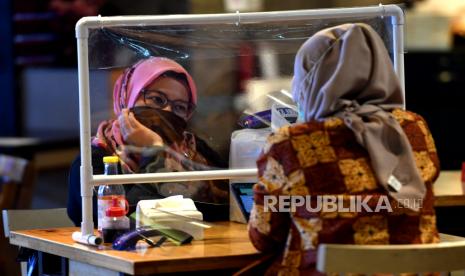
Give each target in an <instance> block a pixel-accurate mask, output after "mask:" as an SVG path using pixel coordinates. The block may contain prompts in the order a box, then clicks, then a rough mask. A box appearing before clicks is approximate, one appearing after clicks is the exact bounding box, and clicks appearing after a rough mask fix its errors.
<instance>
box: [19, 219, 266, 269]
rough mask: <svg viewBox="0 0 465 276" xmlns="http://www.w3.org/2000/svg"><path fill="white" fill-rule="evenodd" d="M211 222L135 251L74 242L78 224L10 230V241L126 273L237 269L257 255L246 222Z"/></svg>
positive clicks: (257, 256)
mask: <svg viewBox="0 0 465 276" xmlns="http://www.w3.org/2000/svg"><path fill="white" fill-rule="evenodd" d="M214 225H215V226H214V227H212V228H210V229H206V230H205V238H204V240H202V241H193V242H192V243H191V244H189V245H183V246H176V245H174V244H172V243H170V242H165V243H164V244H163V246H162V247H159V248H148V246H147V245H145V243H139V244H138V248H137V249H136V250H135V251H116V250H112V249H110V248H109V247H108V246H100V247H99V248H97V247H93V246H87V245H83V244H79V243H76V242H74V241H73V240H72V239H71V235H72V233H73V232H74V231H79V228H77V227H68V228H56V229H41V230H22V231H12V232H11V233H10V234H11V235H10V243H12V244H15V245H18V246H23V247H27V248H31V249H35V250H39V251H42V252H47V253H52V254H55V255H58V256H62V257H66V258H69V259H72V260H76V261H80V262H83V263H87V264H91V265H95V266H100V267H105V268H108V269H112V270H115V271H120V272H124V273H128V274H148V273H166V272H181V271H194V270H209V269H227V268H238V270H239V269H240V268H242V267H244V266H246V265H248V264H250V263H251V262H253V261H255V260H257V259H258V258H259V257H260V254H259V252H258V251H257V250H256V249H255V248H254V247H253V245H252V244H251V242H250V241H249V237H248V232H247V225H245V224H239V223H234V222H219V223H215V224H214Z"/></svg>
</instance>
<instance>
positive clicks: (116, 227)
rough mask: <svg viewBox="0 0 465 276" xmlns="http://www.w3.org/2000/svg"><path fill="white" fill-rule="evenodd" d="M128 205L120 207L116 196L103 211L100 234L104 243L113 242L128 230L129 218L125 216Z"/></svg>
mask: <svg viewBox="0 0 465 276" xmlns="http://www.w3.org/2000/svg"><path fill="white" fill-rule="evenodd" d="M127 212H128V205H127V201H126V207H125V208H122V207H121V206H120V203H119V199H118V198H116V197H115V198H114V199H113V200H112V204H111V206H110V207H108V209H107V210H106V211H105V217H104V218H103V223H102V235H103V242H104V243H113V241H114V240H115V239H116V238H117V237H119V236H121V235H123V234H124V233H126V232H128V231H129V218H128V217H127V216H126V214H127Z"/></svg>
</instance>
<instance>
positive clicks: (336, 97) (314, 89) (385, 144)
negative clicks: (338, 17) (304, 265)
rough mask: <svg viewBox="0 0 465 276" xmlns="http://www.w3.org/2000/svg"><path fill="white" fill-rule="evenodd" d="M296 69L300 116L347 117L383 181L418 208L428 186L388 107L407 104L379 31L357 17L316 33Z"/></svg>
mask: <svg viewBox="0 0 465 276" xmlns="http://www.w3.org/2000/svg"><path fill="white" fill-rule="evenodd" d="M294 73H295V75H294V79H293V83H292V96H293V98H294V101H295V102H296V103H297V104H298V109H299V114H300V120H301V121H305V122H308V121H311V120H322V119H324V118H328V117H330V116H335V117H339V118H341V119H343V121H344V123H345V125H346V126H347V127H349V128H350V129H351V130H352V131H353V133H354V134H355V137H356V139H357V142H358V143H359V144H360V145H362V146H363V147H364V148H365V149H366V150H367V151H368V154H369V156H370V160H371V166H372V168H373V171H374V173H375V176H376V178H377V180H378V182H379V184H381V185H382V186H383V187H384V188H385V189H386V190H387V191H388V192H389V194H390V195H391V196H392V197H393V198H396V199H398V200H399V202H402V203H407V202H411V204H408V203H407V204H406V206H405V207H407V208H412V209H414V210H417V207H416V204H413V203H414V202H416V201H418V200H422V199H423V198H424V196H425V193H426V189H425V185H424V183H423V180H422V179H421V177H420V173H419V172H418V170H417V168H416V164H415V159H414V157H413V153H412V148H411V146H410V144H409V141H408V139H407V136H406V135H405V133H404V131H403V130H402V128H401V126H400V124H399V123H398V122H397V121H396V120H395V119H394V117H393V115H391V114H390V113H389V111H390V110H393V109H394V108H402V107H403V98H402V91H401V87H400V84H399V81H398V79H397V76H396V74H395V73H394V70H393V67H392V64H391V60H390V59H389V55H388V53H387V51H386V48H385V47H384V43H383V41H382V40H381V38H380V37H379V36H378V34H377V33H376V31H375V30H373V29H372V28H371V27H370V26H369V25H366V24H362V23H359V24H346V25H342V26H338V27H335V28H331V29H328V30H326V31H325V32H324V33H319V34H317V35H316V37H315V38H314V39H309V40H308V41H307V42H306V43H305V44H304V45H303V46H302V47H301V48H300V50H299V52H298V54H297V56H296V60H295V67H294Z"/></svg>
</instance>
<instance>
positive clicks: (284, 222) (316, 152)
mask: <svg viewBox="0 0 465 276" xmlns="http://www.w3.org/2000/svg"><path fill="white" fill-rule="evenodd" d="M391 115H392V116H393V117H394V118H395V119H396V120H397V121H398V122H399V123H400V125H401V127H402V129H403V130H404V132H405V134H406V135H407V137H408V140H409V142H410V144H411V147H412V150H413V152H414V156H415V161H416V165H417V168H418V170H419V172H420V175H421V177H422V179H423V181H424V182H425V185H426V189H427V193H426V196H425V198H424V199H423V200H422V201H421V202H417V204H420V205H421V208H420V209H419V211H413V210H411V209H409V208H406V206H405V205H402V204H401V203H399V202H396V201H395V200H394V199H393V198H391V197H389V196H388V192H387V191H386V190H385V189H384V188H383V187H382V186H381V185H380V184H379V183H378V182H377V180H376V178H375V176H374V173H373V171H372V168H371V165H370V159H369V156H368V153H367V151H366V150H365V149H364V148H362V147H361V146H360V145H359V144H358V143H357V141H356V139H355V136H354V135H353V133H352V132H351V131H350V130H349V129H348V128H347V127H346V126H345V125H344V123H343V121H342V120H341V119H339V118H328V119H326V120H324V121H320V122H317V121H312V122H308V123H303V124H299V125H294V126H288V127H284V128H281V129H280V130H279V131H278V132H277V133H275V134H272V135H271V136H270V137H269V139H268V143H267V145H266V147H265V148H264V152H263V154H262V155H261V156H260V158H259V159H258V160H257V166H258V174H259V182H258V183H257V184H256V185H255V186H254V202H255V204H254V207H253V209H252V212H251V215H250V221H249V234H250V238H251V240H252V242H253V244H254V245H255V247H256V248H257V249H258V250H260V251H263V252H275V253H277V255H278V257H277V258H276V260H275V261H274V263H273V265H272V266H271V267H270V268H269V269H268V271H267V273H268V274H271V275H309V274H319V273H318V272H317V271H316V270H315V263H316V249H317V247H318V244H321V243H339V244H421V243H436V242H438V241H439V238H438V232H437V229H436V218H435V213H434V207H433V203H434V198H433V193H432V184H433V182H434V181H435V180H436V178H437V177H438V175H439V160H438V156H437V153H436V148H435V145H434V141H433V138H432V136H431V134H430V132H429V130H428V127H427V125H426V123H425V121H424V120H423V118H422V117H421V116H419V115H417V114H415V113H412V112H409V111H403V110H400V109H395V110H394V111H392V112H391ZM266 195H272V196H278V195H290V196H295V195H309V196H310V198H308V197H307V199H309V201H310V202H311V203H310V207H313V208H314V210H312V208H308V206H306V205H305V204H304V206H300V207H297V208H295V210H291V211H290V212H272V211H271V209H268V210H266V208H265V206H264V196H266ZM318 195H320V196H321V195H326V196H327V195H336V196H339V197H338V198H339V199H340V200H341V201H342V202H343V203H342V206H344V207H349V206H350V203H351V200H353V199H354V198H355V197H356V196H358V198H359V199H366V198H367V197H368V198H369V199H367V200H366V204H367V205H368V206H369V207H370V208H371V210H375V209H376V207H377V206H379V205H377V204H379V202H380V198H385V199H386V200H387V202H384V204H383V206H384V207H388V206H389V207H390V208H380V209H379V210H378V212H369V210H368V209H366V208H362V209H361V210H354V209H349V210H347V209H345V210H336V211H334V210H331V211H327V210H329V208H325V206H322V207H321V208H319V209H318V208H316V207H318V205H317V204H318V203H317V202H318V200H317V196H318ZM324 203H325V201H322V205H324ZM352 206H354V205H352ZM276 207H278V206H277V205H276ZM278 253H279V254H278Z"/></svg>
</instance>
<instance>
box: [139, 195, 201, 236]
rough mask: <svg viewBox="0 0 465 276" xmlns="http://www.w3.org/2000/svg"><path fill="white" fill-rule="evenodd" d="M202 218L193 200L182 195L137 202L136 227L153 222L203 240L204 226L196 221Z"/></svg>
mask: <svg viewBox="0 0 465 276" xmlns="http://www.w3.org/2000/svg"><path fill="white" fill-rule="evenodd" d="M170 213H172V214H170ZM189 218H192V219H193V220H189ZM202 219H203V215H202V213H201V212H199V211H198V210H197V208H196V207H195V204H194V201H192V199H190V198H182V196H172V197H167V198H164V199H154V200H141V201H139V202H138V203H137V209H136V227H140V226H144V225H151V224H155V227H159V226H161V227H170V228H174V229H178V230H182V231H184V232H186V233H189V234H190V235H191V236H193V237H194V239H195V240H203V236H204V233H203V231H204V228H203V227H202V226H199V223H198V222H196V220H202Z"/></svg>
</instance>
